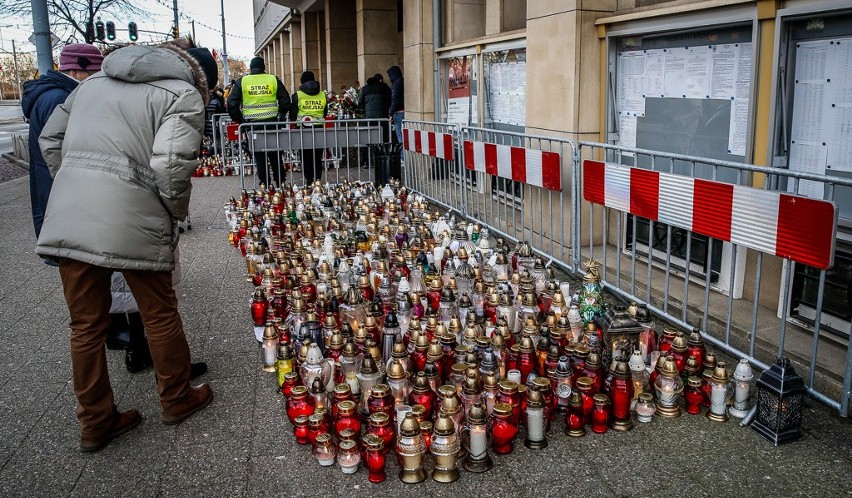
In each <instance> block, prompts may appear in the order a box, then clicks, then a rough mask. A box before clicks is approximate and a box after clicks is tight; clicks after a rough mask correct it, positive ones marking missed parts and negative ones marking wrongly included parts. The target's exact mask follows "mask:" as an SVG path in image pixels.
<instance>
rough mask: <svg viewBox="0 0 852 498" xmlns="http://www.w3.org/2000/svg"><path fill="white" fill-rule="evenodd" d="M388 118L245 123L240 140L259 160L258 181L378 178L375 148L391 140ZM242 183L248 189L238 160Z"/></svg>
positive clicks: (298, 182)
mask: <svg viewBox="0 0 852 498" xmlns="http://www.w3.org/2000/svg"><path fill="white" fill-rule="evenodd" d="M383 123H387V120H377V119H348V120H327V121H314V122H312V125H311V126H307V125H306V126H302V125H300V124H297V123H293V122H288V121H282V122H264V123H243V124H241V125H240V126H239V137H240V144H242V146H243V147H244V148H245V152H246V154H245V155H246V156H247V157H248V158H249V160H250V161H251V163H253V164H254V167H255V168H254V170H255V171H254V174H253V175H251V176H252V177H253V178H254V180H252V185H257V184H259V182H260V181H261V179H263V178H266V179H267V180H270V181H272V182H273V183H275V184H276V185H281V184H282V183H290V184H296V185H305V184H306V183H309V182H312V181H313V180H317V179H321V180H322V181H330V182H335V183H337V182H341V181H343V180H349V181H368V180H372V179H373V178H374V172H375V169H376V166H377V156H376V154H374V153H371V151H370V148H369V146H371V145H379V144H383V143H385V142H386V140H387V139H388V137H389V135H388V134H387V133H386V132H383V130H384V129H386V124H385V125H383ZM238 164H239V166H240V167H239V170H240V184H241V185H242V188H246V183H247V182H246V180H247V176H248V175H247V174H246V168H245V167H246V166H247V165H248V163H247V162H246V159H245V158H244V157H243V154H240V156H239V159H238Z"/></svg>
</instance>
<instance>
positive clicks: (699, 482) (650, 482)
mask: <svg viewBox="0 0 852 498" xmlns="http://www.w3.org/2000/svg"><path fill="white" fill-rule="evenodd" d="M193 181H194V191H193V201H192V208H191V212H192V221H193V230H192V231H189V232H187V233H185V234H184V235H183V237H182V239H181V256H182V262H183V270H184V278H185V280H184V295H183V296H181V310H182V313H183V319H184V324H185V327H186V331H187V336H188V337H189V341H190V346H191V348H192V352H193V358H194V359H195V360H204V361H207V362H208V364H209V365H210V372H209V373H208V374H207V375H205V376H204V377H202V378H201V379H199V381H203V382H209V383H210V384H211V386H212V387H213V390H214V391H215V394H216V398H215V399H214V401H213V403H212V404H211V405H210V407H208V408H207V409H205V410H203V411H202V412H200V413H199V414H197V415H195V416H193V417H192V418H190V419H189V420H187V421H186V422H184V423H183V424H181V425H178V426H172V427H167V426H164V425H163V424H162V423H161V422H160V407H159V403H158V401H157V396H156V393H155V390H154V377H153V373H152V372H151V371H150V370H148V371H146V372H143V373H139V374H135V375H133V374H129V373H128V372H127V371H126V370H125V369H124V364H123V354H122V353H120V352H117V351H110V352H108V357H109V360H110V371H111V374H112V384H113V389H114V390H115V393H116V400H117V402H118V405H119V408H121V409H128V408H138V409H139V410H140V411H141V412H142V413H143V415H144V416H145V421H144V422H143V423H142V425H141V426H140V427H139V428H137V429H136V430H134V431H132V432H130V433H128V434H127V435H125V436H122V437H120V438H119V439H117V440H115V441H114V442H113V443H112V444H110V445H109V446H108V447H107V448H106V449H104V450H103V451H101V452H99V453H95V454H91V455H83V454H81V453H79V452H78V451H77V443H78V425H77V421H76V418H75V415H74V407H75V399H74V394H73V392H72V390H71V385H70V361H69V353H68V311H67V308H66V307H65V302H64V299H63V296H62V292H61V286H60V282H59V275H58V272H57V270H56V268H53V267H49V266H47V265H45V264H43V263H42V262H41V260H40V259H39V258H38V257H37V256H36V255H35V253H34V247H35V239H34V236H33V233H32V226H31V217H30V212H29V193H28V184H27V180H26V178H19V179H17V180H13V181H9V182H6V183H2V184H0V225H1V226H3V228H4V231H5V236H4V237H2V238H0V254H2V261H3V264H2V265H0V281H2V282H3V286H2V287H0V334H2V336H0V341H2V347H0V385H2V390H0V495H1V496H86V497H89V496H339V495H344V494H349V495H357V496H395V495H401V496H420V497H422V496H450V495H454V496H473V495H476V496H501V497H513V496H569V495H572V496H584V497H586V496H660V495H668V496H714V497H718V496H733V495H742V494H749V495H751V496H794V495H801V496H815V497H825V496H839V495H844V494H847V495H848V494H852V486H850V484H849V476H850V475H852V424H850V422H849V420H846V419H842V418H840V417H838V416H837V415H836V414H835V413H834V412H832V411H830V410H828V409H826V408H825V407H823V406H822V405H819V404H816V403H811V404H810V406H809V407H807V408H806V410H805V412H806V413H805V419H804V428H805V438H804V439H803V440H802V441H800V442H798V443H794V444H790V445H787V446H782V447H779V448H774V447H772V446H771V445H770V444H769V443H768V442H767V441H765V440H764V439H762V438H761V437H760V436H758V435H757V434H756V433H755V432H754V431H752V430H751V429H746V428H741V427H739V426H738V425H737V424H736V423H735V422H734V421H731V422H728V423H726V424H715V423H712V422H710V421H709V420H707V419H706V418H705V417H703V416H692V415H687V414H684V415H683V416H682V417H680V418H678V419H673V420H662V419H655V420H654V421H653V422H652V423H650V424H637V427H636V428H635V429H634V430H633V431H631V432H628V433H617V432H613V431H610V432H608V433H606V434H602V435H599V434H592V433H589V434H587V435H586V436H585V437H583V438H579V439H573V438H568V437H567V436H565V435H563V433H562V430H563V427H564V426H563V424H562V422H561V421H557V422H556V423H555V424H554V428H553V429H552V431H551V433H550V446H549V447H548V448H547V449H545V450H542V451H532V450H527V449H526V448H524V447H523V444H522V437H523V434H522V435H521V438H520V439H519V441H518V442H517V444H516V450H515V452H514V453H512V454H511V455H508V456H504V457H495V458H494V460H495V467H494V469H493V470H492V471H490V472H488V473H485V474H470V473H467V472H464V471H462V476H461V479H460V480H459V481H457V482H456V483H453V484H450V485H440V484H437V483H435V482H434V481H432V480H431V479H427V481H425V482H423V483H421V484H418V485H411V486H408V485H404V484H403V483H402V482H400V481H399V480H398V479H397V477H396V474H397V471H398V466H397V464H396V462H395V461H391V459H389V460H388V469H387V473H388V480H387V481H385V482H384V483H382V484H378V485H374V484H370V483H369V482H368V481H367V476H366V471H365V470H364V469H363V467H362V469H361V470H359V472H358V473H357V474H355V475H350V476H346V475H343V474H342V473H341V472H340V470H339V469H338V468H337V467H330V468H321V467H319V465H318V464H317V463H316V460H315V459H314V458H313V457H312V456H311V455H310V451H309V448H306V447H301V446H298V445H297V444H296V443H295V440H294V438H293V436H292V432H291V429H290V426H289V423H288V421H287V418H286V415H285V414H284V410H283V405H282V398H281V396H280V395H279V394H278V393H277V392H276V390H275V380H274V378H273V376H271V375H270V374H264V373H262V372H261V371H260V368H259V366H260V353H259V351H258V349H257V345H256V342H255V340H254V337H253V334H252V333H251V331H250V328H249V324H250V318H249V313H248V309H249V307H248V302H249V298H250V294H251V292H250V291H251V289H250V288H249V287H248V285H249V284H246V283H245V280H244V278H243V273H244V271H245V264H244V262H243V260H242V258H240V256H239V254H238V253H237V252H236V251H235V250H234V249H233V247H231V246H229V245H228V244H227V231H226V229H225V220H224V217H223V215H222V204H223V203H224V201H225V200H226V199H227V198H228V197H229V196H231V195H236V194H237V193H238V192H239V179H238V178H234V177H219V178H199V179H194V180H193ZM720 356H721V355H720Z"/></svg>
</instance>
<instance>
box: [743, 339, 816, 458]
mask: <svg viewBox="0 0 852 498" xmlns="http://www.w3.org/2000/svg"><path fill="white" fill-rule="evenodd" d="M805 392H807V389H805V382H804V380H802V378H801V377H799V375H798V374H797V373H796V370H795V369H794V368H793V366H792V365H791V364H790V360H789V359H787V358H785V357H783V356H782V357H781V358H778V361H776V362H775V364H774V365H772V367H770V368H769V370H766V371H764V372H763V373H762V374H761V375H760V379H758V381H757V417H756V419H755V421H754V423H753V424H752V425H751V426H752V428H753V429H754V430H756V431H757V432H758V433H760V434H761V435H762V436H763V437H765V438H766V439H768V440H770V441H771V442H772V444H774V445H775V446H778V445H779V444H784V443H789V442H791V441H795V440H797V439H799V438H801V437H802V431H801V427H802V401H803V398H804V396H805Z"/></svg>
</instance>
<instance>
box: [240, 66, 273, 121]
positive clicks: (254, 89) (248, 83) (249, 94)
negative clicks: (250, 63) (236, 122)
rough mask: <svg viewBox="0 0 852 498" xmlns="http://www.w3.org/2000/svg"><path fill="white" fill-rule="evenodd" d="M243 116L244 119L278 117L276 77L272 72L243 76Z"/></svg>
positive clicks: (253, 119)
mask: <svg viewBox="0 0 852 498" xmlns="http://www.w3.org/2000/svg"><path fill="white" fill-rule="evenodd" d="M241 85H242V89H243V118H244V119H245V120H246V121H257V120H259V119H272V118H276V117H278V100H277V99H276V98H275V95H276V94H277V93H278V79H277V78H276V77H275V75H274V74H248V75H246V76H243V79H242V82H241Z"/></svg>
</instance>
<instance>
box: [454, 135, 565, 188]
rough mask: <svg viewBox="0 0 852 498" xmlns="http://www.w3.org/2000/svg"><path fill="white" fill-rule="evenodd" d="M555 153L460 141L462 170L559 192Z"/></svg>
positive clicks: (559, 182)
mask: <svg viewBox="0 0 852 498" xmlns="http://www.w3.org/2000/svg"><path fill="white" fill-rule="evenodd" d="M560 165H561V161H560V157H559V153H558V152H548V151H543V150H538V149H525V148H523V147H514V146H511V145H497V144H492V143H487V142H472V141H470V140H465V141H464V167H465V168H467V169H469V170H473V171H480V172H482V173H488V174H489V175H497V176H499V177H501V178H507V179H509V180H514V181H516V182H522V183H527V184H529V185H534V186H536V187H543V188H546V189H548V190H556V191H561V190H562V171H561V167H560Z"/></svg>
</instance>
